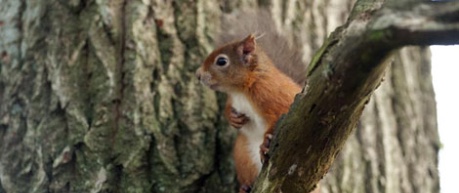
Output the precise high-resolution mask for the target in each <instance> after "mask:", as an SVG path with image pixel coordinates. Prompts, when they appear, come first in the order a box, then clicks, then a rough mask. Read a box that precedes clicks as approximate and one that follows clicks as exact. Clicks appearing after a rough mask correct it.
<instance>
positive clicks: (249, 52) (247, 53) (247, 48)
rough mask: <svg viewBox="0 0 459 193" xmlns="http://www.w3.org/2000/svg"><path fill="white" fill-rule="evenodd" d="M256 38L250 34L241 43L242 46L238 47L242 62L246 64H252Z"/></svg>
mask: <svg viewBox="0 0 459 193" xmlns="http://www.w3.org/2000/svg"><path fill="white" fill-rule="evenodd" d="M255 46H256V42H255V36H254V35H253V34H250V35H249V36H247V37H246V38H245V39H243V40H242V41H241V44H240V46H239V47H238V52H239V54H240V56H241V59H242V61H243V62H244V63H245V64H249V65H250V64H252V63H253V62H252V60H253V52H254V51H255Z"/></svg>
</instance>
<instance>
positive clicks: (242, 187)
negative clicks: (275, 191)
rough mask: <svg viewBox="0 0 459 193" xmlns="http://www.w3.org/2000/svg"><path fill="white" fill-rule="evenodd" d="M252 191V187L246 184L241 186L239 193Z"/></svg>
mask: <svg viewBox="0 0 459 193" xmlns="http://www.w3.org/2000/svg"><path fill="white" fill-rule="evenodd" d="M250 191H252V187H251V186H249V185H246V184H244V185H241V187H240V188H239V193H250Z"/></svg>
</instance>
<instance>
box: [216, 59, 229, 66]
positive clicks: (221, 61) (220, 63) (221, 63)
mask: <svg viewBox="0 0 459 193" xmlns="http://www.w3.org/2000/svg"><path fill="white" fill-rule="evenodd" d="M215 64H217V65H218V66H225V65H226V64H228V59H227V58H225V57H218V58H217V61H215Z"/></svg>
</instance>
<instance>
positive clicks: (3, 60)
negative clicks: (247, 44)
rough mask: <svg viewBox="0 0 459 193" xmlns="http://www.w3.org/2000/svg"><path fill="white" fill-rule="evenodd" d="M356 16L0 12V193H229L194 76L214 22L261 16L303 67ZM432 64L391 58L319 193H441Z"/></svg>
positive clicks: (332, 3)
mask: <svg viewBox="0 0 459 193" xmlns="http://www.w3.org/2000/svg"><path fill="white" fill-rule="evenodd" d="M352 6H353V2H350V1H342V0H327V1H323V0H311V1H299V0H289V1H281V0H272V1H270V0H258V1H254V0H251V1H231V0H222V1H207V0H197V1H155V0H142V1H140V0H129V1H128V0H35V1H25V0H20V1H19V0H0V193H16V192H18V193H22V192H94V193H97V192H139V193H140V192H158V193H159V192H167V193H176V192H177V193H179V192H209V193H214V192H222V193H225V192H235V191H236V188H237V184H236V179H235V172H234V167H233V165H232V164H233V162H232V160H231V148H232V141H233V139H234V134H235V130H234V129H232V128H229V127H228V125H227V123H226V121H225V120H224V119H223V116H222V110H223V106H222V101H223V98H222V96H220V95H218V94H216V93H214V92H213V91H211V90H210V89H207V88H205V87H203V86H201V85H200V84H199V83H198V81H197V80H196V79H195V77H194V71H195V69H196V68H197V67H198V66H199V65H200V64H201V62H202V60H203V59H204V57H205V56H206V54H208V53H209V52H210V51H211V50H212V49H213V48H214V45H213V43H214V40H215V39H216V37H217V36H218V32H219V28H220V22H221V18H222V17H225V14H230V13H232V12H234V11H237V10H239V9H241V8H251V9H258V8H263V9H267V10H269V12H271V13H272V16H273V18H274V19H275V22H276V27H277V28H279V29H281V32H282V33H284V35H287V36H288V37H289V38H290V41H291V42H292V43H294V44H295V45H296V46H298V47H299V48H301V49H302V50H303V53H304V58H303V59H304V60H305V61H310V60H311V58H312V56H313V54H314V52H316V51H317V50H318V49H319V47H320V46H321V45H322V43H323V41H324V40H325V38H326V37H327V36H328V34H329V33H330V32H332V31H333V30H334V29H335V28H336V27H338V26H339V25H341V24H342V23H344V21H345V19H346V18H347V16H348V14H349V11H350V9H351V8H352ZM356 54H358V53H356ZM429 58H430V54H429V51H428V49H425V48H419V47H413V48H407V49H402V50H401V51H399V52H398V53H397V54H396V56H395V61H394V63H393V65H392V66H391V70H390V72H388V73H387V74H386V78H385V81H384V82H383V83H382V85H381V86H380V88H379V89H378V91H377V92H376V94H375V95H374V96H373V97H372V99H371V101H370V102H369V103H368V104H367V106H366V109H365V112H364V115H363V117H362V119H361V122H360V124H359V126H358V128H357V129H356V130H355V133H354V135H353V136H352V137H351V138H350V139H349V140H348V142H347V145H346V147H345V148H344V149H343V150H342V151H341V153H340V155H339V159H338V160H337V161H336V162H335V164H334V166H333V168H332V170H330V172H329V174H328V175H327V176H326V177H325V178H324V180H322V191H323V192H330V193H331V192H333V193H335V192H336V193H338V192H353V193H354V192H355V193H360V192H375V193H376V192H406V193H410V192H423V193H424V192H426V193H429V192H438V191H439V181H438V179H439V176H438V171H437V162H438V158H437V153H438V149H439V139H438V133H437V124H436V110H435V100H434V93H433V89H432V83H431V82H432V81H431V75H430V60H429ZM311 86H313V85H311Z"/></svg>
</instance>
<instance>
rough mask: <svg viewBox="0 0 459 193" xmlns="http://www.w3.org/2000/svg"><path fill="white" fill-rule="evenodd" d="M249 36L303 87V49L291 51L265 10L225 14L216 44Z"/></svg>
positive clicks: (304, 70) (276, 64) (290, 47)
mask: <svg viewBox="0 0 459 193" xmlns="http://www.w3.org/2000/svg"><path fill="white" fill-rule="evenodd" d="M251 33H253V34H255V36H256V37H257V42H258V44H259V45H260V46H261V47H262V49H263V50H264V51H265V52H266V54H267V55H268V56H269V58H270V59H271V60H272V61H273V63H274V65H275V66H276V67H277V68H278V69H279V70H281V71H282V72H283V73H285V74H286V75H287V76H289V77H290V78H292V79H293V80H294V81H295V82H297V83H298V84H300V85H304V83H305V81H306V75H307V64H306V63H305V62H304V61H303V60H302V57H303V54H302V52H301V50H302V49H301V48H298V47H294V46H293V45H292V44H291V43H289V41H288V39H287V37H285V36H284V35H282V34H281V33H279V32H278V31H277V28H276V25H275V23H274V20H273V19H272V17H271V15H270V13H269V12H268V11H267V10H257V11H254V10H250V11H249V10H243V11H234V12H232V13H229V14H224V15H223V18H222V23H221V33H220V35H219V38H218V39H217V43H218V44H219V45H221V44H223V43H227V42H230V41H234V40H237V39H243V38H244V37H246V36H247V35H248V34H251Z"/></svg>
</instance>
